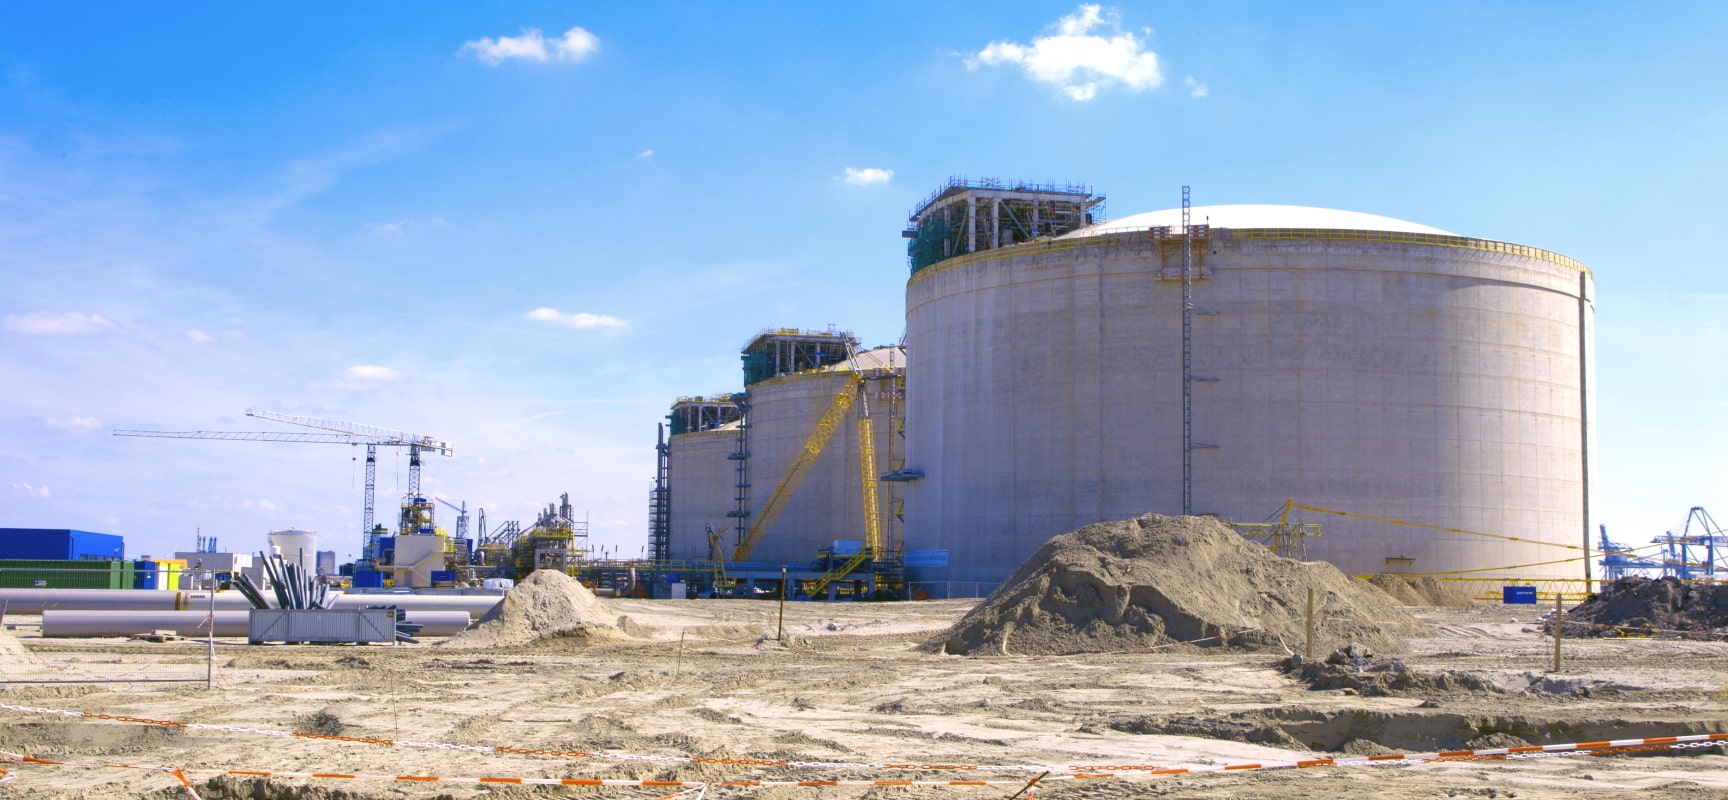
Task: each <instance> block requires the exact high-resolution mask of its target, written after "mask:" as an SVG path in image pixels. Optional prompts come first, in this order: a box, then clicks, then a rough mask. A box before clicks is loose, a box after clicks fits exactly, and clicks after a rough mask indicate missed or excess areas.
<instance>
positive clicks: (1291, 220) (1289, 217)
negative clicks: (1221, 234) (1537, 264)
mask: <svg viewBox="0 0 1728 800" xmlns="http://www.w3.org/2000/svg"><path fill="white" fill-rule="evenodd" d="M1188 218H1189V220H1190V221H1191V222H1193V223H1194V224H1195V225H1211V226H1212V227H1214V228H1318V229H1321V230H1346V231H1397V232H1400V233H1434V234H1440V235H1442V236H1456V235H1457V234H1455V233H1452V232H1451V231H1443V230H1440V229H1439V228H1431V227H1429V226H1427V225H1418V224H1416V223H1414V222H1406V221H1404V220H1401V219H1393V218H1391V217H1382V216H1380V215H1378V214H1364V213H1362V212H1360V211H1339V210H1337V209H1334V208H1313V207H1310V206H1273V205H1224V206H1193V207H1192V208H1190V209H1189V213H1188ZM1161 225H1168V226H1170V227H1172V228H1180V227H1182V209H1180V208H1167V209H1164V210H1163V211H1147V212H1145V213H1142V214H1133V215H1130V216H1126V217H1121V218H1119V219H1109V220H1104V221H1103V222H1100V223H1098V224H1096V225H1091V226H1089V227H1085V228H1081V229H1080V230H1077V231H1074V232H1073V233H1069V234H1066V235H1065V236H1064V237H1062V238H1067V237H1068V236H1097V235H1099V234H1104V233H1111V232H1113V231H1121V230H1146V229H1147V228H1155V227H1158V226H1161Z"/></svg>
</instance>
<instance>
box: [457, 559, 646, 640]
mask: <svg viewBox="0 0 1728 800" xmlns="http://www.w3.org/2000/svg"><path fill="white" fill-rule="evenodd" d="M624 624H628V620H626V619H625V618H623V617H620V616H619V615H617V614H614V613H612V612H610V611H608V610H606V607H605V606H604V605H602V604H601V602H600V599H599V598H597V597H595V596H594V593H593V592H590V591H588V587H586V586H583V585H582V584H581V583H579V582H577V581H576V580H575V579H573V578H571V577H570V576H568V575H565V574H564V573H562V572H559V571H557V570H550V569H543V570H538V571H536V572H534V574H532V575H529V576H528V577H527V579H526V580H523V581H522V582H520V583H518V584H516V587H515V588H513V589H511V590H510V592H509V593H508V594H506V595H504V600H503V602H500V603H499V604H498V605H496V606H493V607H492V610H491V611H488V612H486V615H485V616H483V617H481V618H480V619H479V620H478V621H476V622H475V623H474V625H473V627H470V628H469V629H468V630H465V631H463V632H461V633H458V634H456V635H455V636H452V637H450V638H449V639H447V640H445V642H444V643H443V644H442V645H440V646H441V647H452V648H457V649H469V650H471V649H479V648H490V647H512V646H517V645H525V644H532V643H534V642H537V641H540V640H543V639H550V638H554V637H604V636H614V635H618V634H619V633H621V630H620V626H621V625H624Z"/></svg>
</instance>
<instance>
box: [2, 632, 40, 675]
mask: <svg viewBox="0 0 1728 800" xmlns="http://www.w3.org/2000/svg"><path fill="white" fill-rule="evenodd" d="M46 669H48V664H47V662H45V661H43V660H42V659H40V658H38V657H36V654H35V653H32V652H30V651H29V650H25V649H24V645H22V644H20V643H19V642H18V638H17V637H15V636H13V635H12V634H11V633H10V632H8V631H6V630H5V629H0V675H33V674H36V673H39V672H42V671H44V670H46Z"/></svg>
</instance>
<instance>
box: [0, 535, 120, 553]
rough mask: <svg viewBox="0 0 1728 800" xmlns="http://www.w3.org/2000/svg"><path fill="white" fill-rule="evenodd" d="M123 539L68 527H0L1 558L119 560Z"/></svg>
mask: <svg viewBox="0 0 1728 800" xmlns="http://www.w3.org/2000/svg"><path fill="white" fill-rule="evenodd" d="M125 557H126V542H125V540H124V539H122V538H121V537H119V536H116V535H114V534H111V533H92V532H90V531H75V530H71V529H69V528H0V559H8V558H9V559H32V560H51V561H119V560H121V559H122V558H125Z"/></svg>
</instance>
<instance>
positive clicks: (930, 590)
mask: <svg viewBox="0 0 1728 800" xmlns="http://www.w3.org/2000/svg"><path fill="white" fill-rule="evenodd" d="M1001 585H1002V584H1001V583H999V582H992V581H907V582H906V597H907V599H910V600H961V599H966V598H973V597H989V596H990V593H991V592H994V591H996V587H998V586H1001Z"/></svg>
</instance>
